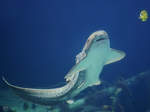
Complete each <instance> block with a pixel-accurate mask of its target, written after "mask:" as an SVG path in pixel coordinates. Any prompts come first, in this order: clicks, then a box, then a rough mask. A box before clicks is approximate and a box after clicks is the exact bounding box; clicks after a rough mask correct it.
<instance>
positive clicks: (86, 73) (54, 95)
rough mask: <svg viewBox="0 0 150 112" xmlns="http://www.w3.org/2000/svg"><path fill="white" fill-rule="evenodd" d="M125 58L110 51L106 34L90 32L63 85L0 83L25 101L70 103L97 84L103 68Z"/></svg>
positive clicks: (43, 103)
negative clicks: (32, 86)
mask: <svg viewBox="0 0 150 112" xmlns="http://www.w3.org/2000/svg"><path fill="white" fill-rule="evenodd" d="M124 57H125V53H124V52H122V51H120V50H115V49H112V48H110V41H109V37H108V34H107V33H106V32H105V31H103V30H100V31H96V32H94V33H92V34H91V35H90V36H89V38H88V39H87V41H86V43H85V45H84V47H83V49H82V51H81V52H80V53H79V54H78V55H77V56H76V64H75V65H74V66H73V67H72V69H71V70H70V71H69V72H68V74H67V75H66V76H65V80H66V85H64V86H63V87H60V88H52V89H33V88H22V87H18V86H15V85H12V84H10V83H8V82H7V81H6V80H5V78H4V77H3V81H4V82H5V83H6V84H7V85H8V86H9V87H10V88H11V89H12V90H13V91H14V92H15V93H16V94H17V95H18V96H20V97H22V98H23V99H25V100H28V101H31V102H34V103H37V104H42V105H51V104H56V103H60V102H62V101H67V100H70V99H72V98H74V97H75V96H77V95H78V94H79V93H80V92H81V91H83V90H84V89H86V88H87V87H89V86H93V85H99V84H100V79H99V76H100V74H101V71H102V69H103V67H104V66H105V65H107V64H110V63H113V62H116V61H119V60H121V59H123V58H124Z"/></svg>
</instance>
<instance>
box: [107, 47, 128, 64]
mask: <svg viewBox="0 0 150 112" xmlns="http://www.w3.org/2000/svg"><path fill="white" fill-rule="evenodd" d="M125 55H126V54H125V52H123V51H120V50H116V49H112V48H111V53H110V56H109V57H108V59H107V61H106V63H105V65H107V64H111V63H114V62H117V61H120V60H121V59H123V58H124V57H125Z"/></svg>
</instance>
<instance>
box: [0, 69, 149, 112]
mask: <svg viewBox="0 0 150 112" xmlns="http://www.w3.org/2000/svg"><path fill="white" fill-rule="evenodd" d="M149 85H150V71H147V72H142V73H139V74H137V75H134V76H133V77H130V78H128V79H121V80H119V81H117V82H115V83H114V84H105V83H104V82H102V85H100V86H94V87H91V88H88V89H86V91H83V92H82V93H80V95H79V96H78V97H77V98H76V99H75V101H74V103H72V104H67V103H62V104H59V105H55V106H51V105H49V106H42V105H38V104H34V103H31V102H28V101H25V100H23V99H21V98H20V97H18V96H16V95H15V94H14V93H13V92H12V91H11V90H10V89H9V88H6V87H4V88H0V112H150V86H149Z"/></svg>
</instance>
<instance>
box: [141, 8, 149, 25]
mask: <svg viewBox="0 0 150 112" xmlns="http://www.w3.org/2000/svg"><path fill="white" fill-rule="evenodd" d="M139 19H141V21H142V22H145V21H147V19H148V13H147V11H146V10H142V11H141V12H140V16H139Z"/></svg>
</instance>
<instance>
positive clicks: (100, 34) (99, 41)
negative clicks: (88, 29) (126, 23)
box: [83, 30, 109, 52]
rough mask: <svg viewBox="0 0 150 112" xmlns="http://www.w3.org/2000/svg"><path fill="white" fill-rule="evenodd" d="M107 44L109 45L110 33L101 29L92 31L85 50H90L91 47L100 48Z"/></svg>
mask: <svg viewBox="0 0 150 112" xmlns="http://www.w3.org/2000/svg"><path fill="white" fill-rule="evenodd" d="M105 46H109V38H108V34H107V33H106V32H105V31H103V30H100V31H96V32H94V33H92V34H91V35H90V36H89V38H88V39H87V41H86V43H85V46H84V48H83V51H84V52H88V51H89V50H90V49H97V48H98V49H100V48H103V47H105Z"/></svg>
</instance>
